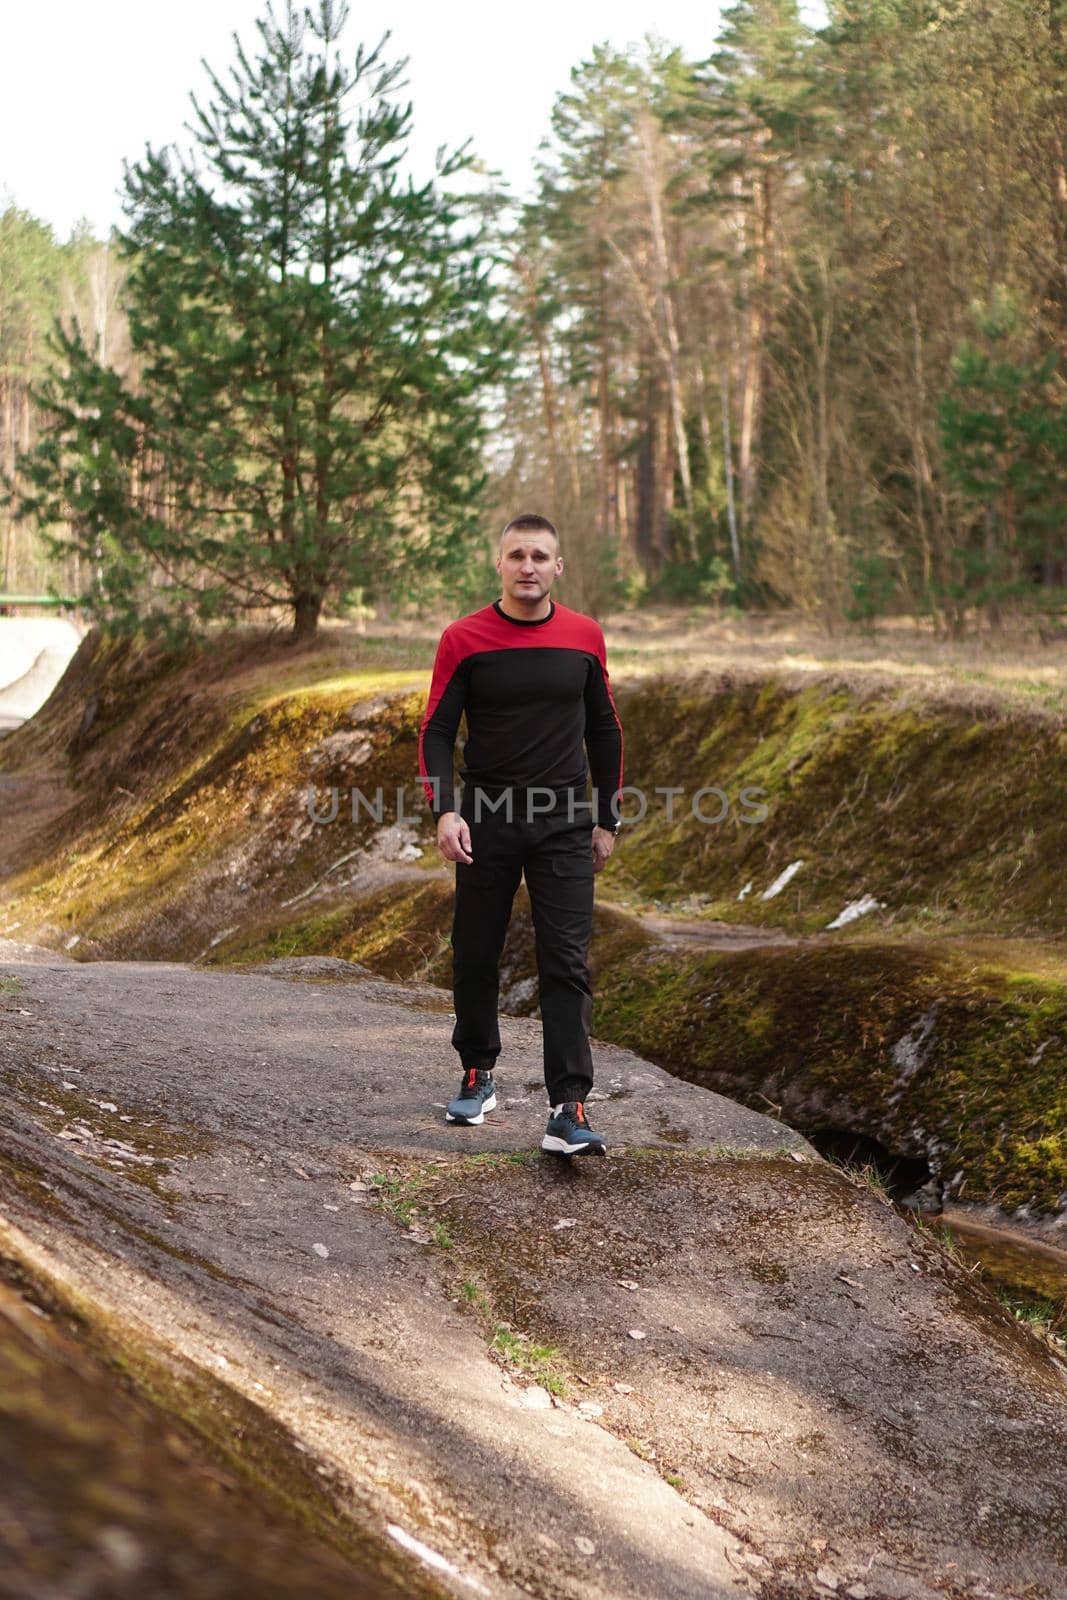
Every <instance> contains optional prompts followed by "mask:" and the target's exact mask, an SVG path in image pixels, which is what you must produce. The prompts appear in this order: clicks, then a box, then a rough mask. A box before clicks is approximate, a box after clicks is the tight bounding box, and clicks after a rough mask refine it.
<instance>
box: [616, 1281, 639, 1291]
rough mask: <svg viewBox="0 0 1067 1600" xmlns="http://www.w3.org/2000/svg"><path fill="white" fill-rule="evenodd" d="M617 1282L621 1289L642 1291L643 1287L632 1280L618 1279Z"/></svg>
mask: <svg viewBox="0 0 1067 1600" xmlns="http://www.w3.org/2000/svg"><path fill="white" fill-rule="evenodd" d="M615 1281H616V1283H617V1284H618V1285H619V1288H620V1289H640V1287H641V1285H640V1284H639V1283H635V1282H634V1280H633V1279H632V1278H616V1280H615Z"/></svg>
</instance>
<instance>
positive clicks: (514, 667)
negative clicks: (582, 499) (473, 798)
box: [419, 600, 622, 828]
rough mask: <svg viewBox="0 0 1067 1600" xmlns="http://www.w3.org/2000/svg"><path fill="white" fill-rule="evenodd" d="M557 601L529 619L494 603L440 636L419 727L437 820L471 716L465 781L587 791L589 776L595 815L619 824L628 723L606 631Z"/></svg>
mask: <svg viewBox="0 0 1067 1600" xmlns="http://www.w3.org/2000/svg"><path fill="white" fill-rule="evenodd" d="M550 605H551V610H550V611H549V614H548V616H547V617H541V618H538V619H536V620H534V621H525V620H520V619H519V618H516V617H509V616H508V615H507V613H506V612H505V611H504V610H503V609H502V608H501V605H500V602H499V600H494V601H493V603H492V605H488V606H484V607H483V608H482V610H481V611H475V612H473V613H472V614H471V615H470V616H469V617H461V618H460V620H459V621H458V622H453V623H451V624H450V625H449V626H448V627H447V628H446V629H445V631H444V633H443V634H442V635H441V642H440V644H439V645H438V647H437V656H436V659H435V661H434V667H433V679H432V681H431V684H430V697H429V700H428V701H427V704H426V715H425V717H424V718H423V722H422V728H421V730H420V732H419V777H420V779H421V781H422V783H423V784H424V786H425V789H426V797H427V799H428V801H429V803H430V808H431V810H432V811H433V814H434V816H435V817H439V816H440V815H441V814H442V812H445V811H455V810H456V805H455V788H454V783H453V777H452V753H453V749H454V747H455V742H456V734H457V732H458V729H459V722H460V717H461V716H462V715H463V714H464V713H465V714H466V718H467V738H466V742H465V744H464V747H463V765H462V767H461V769H460V777H461V778H462V779H463V782H464V784H473V785H476V786H481V787H482V788H484V789H485V790H486V791H487V792H489V793H499V792H500V791H501V790H502V789H507V788H515V789H531V788H534V787H537V788H545V789H553V790H556V791H560V790H568V789H570V790H577V791H579V792H580V793H581V794H583V795H584V793H585V788H586V783H587V781H588V780H589V778H590V777H591V778H592V782H593V788H594V790H595V792H596V820H597V822H598V823H599V824H600V825H601V826H602V827H606V828H613V827H614V825H615V816H614V814H613V812H612V807H611V802H612V799H613V798H614V796H615V795H616V794H617V792H618V790H619V789H620V788H621V787H622V724H621V723H620V721H619V717H618V713H617V711H616V709H615V701H614V698H613V696H612V693H611V684H610V682H609V680H608V666H607V653H606V650H605V647H604V634H603V631H602V629H601V627H600V624H599V623H597V622H594V620H593V618H592V617H587V616H584V615H583V614H582V613H581V612H580V611H572V610H570V608H569V607H568V606H562V605H558V604H557V603H556V602H555V601H551V602H550ZM583 744H584V746H585V751H583V748H582V746H583ZM585 752H588V757H589V759H588V764H587V762H586V755H585Z"/></svg>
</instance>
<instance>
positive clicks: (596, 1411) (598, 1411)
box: [578, 1400, 604, 1417]
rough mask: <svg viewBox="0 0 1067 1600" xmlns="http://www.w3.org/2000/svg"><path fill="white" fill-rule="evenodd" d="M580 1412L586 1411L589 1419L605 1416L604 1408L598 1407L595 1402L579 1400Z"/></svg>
mask: <svg viewBox="0 0 1067 1600" xmlns="http://www.w3.org/2000/svg"><path fill="white" fill-rule="evenodd" d="M578 1410H579V1411H584V1412H585V1414H586V1416H587V1417H602V1416H603V1415H604V1407H603V1406H602V1405H598V1403H597V1402H596V1401H595V1400H579V1402H578Z"/></svg>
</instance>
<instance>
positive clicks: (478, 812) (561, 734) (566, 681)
mask: <svg viewBox="0 0 1067 1600" xmlns="http://www.w3.org/2000/svg"><path fill="white" fill-rule="evenodd" d="M496 569H497V571H498V572H499V574H500V578H501V585H502V589H503V593H502V595H501V598H500V599H499V600H494V601H493V603H492V604H491V605H488V606H485V607H484V608H483V609H482V610H481V611H475V612H473V613H472V614H471V615H470V616H467V617H463V618H461V619H460V621H458V622H453V623H451V624H450V625H449V626H448V627H447V628H446V629H445V631H444V633H443V634H442V635H441V642H440V644H439V645H438V648H437V656H436V659H435V661H434V669H433V681H432V683H431V685H430V697H429V700H428V702H427V705H426V715H425V718H424V719H423V724H422V729H421V732H420V735H419V773H420V776H421V778H422V780H423V782H424V783H425V786H426V792H427V796H428V798H429V801H430V806H431V809H432V811H433V814H434V816H435V817H436V818H437V844H438V848H439V849H440V851H441V854H442V855H443V856H444V858H445V860H446V861H454V862H455V863H456V901H455V911H454V916H453V923H452V956H453V994H454V996H455V1007H456V1025H455V1028H454V1029H453V1032H452V1043H453V1045H454V1047H455V1048H456V1050H457V1051H458V1052H459V1057H460V1061H461V1062H462V1065H463V1082H462V1084H461V1087H460V1091H459V1093H458V1095H456V1097H455V1099H454V1100H452V1102H451V1103H450V1105H449V1107H448V1110H447V1111H446V1113H445V1117H446V1120H447V1121H449V1122H458V1123H465V1124H468V1125H469V1124H471V1123H479V1122H482V1121H484V1118H485V1113H486V1112H487V1111H491V1110H492V1109H493V1108H494V1106H495V1105H496V1083H495V1079H494V1076H493V1069H494V1067H495V1064H496V1059H497V1057H498V1055H499V1054H500V1031H499V1025H498V1021H497V1000H498V994H499V983H500V976H499V963H500V952H501V949H502V947H503V944H504V935H505V933H506V932H507V926H508V921H509V919H510V916H511V904H512V900H513V899H514V896H515V890H516V889H517V888H518V886H519V880H520V878H521V877H522V875H523V874H524V873H525V876H526V887H527V890H528V892H529V896H530V908H531V911H532V913H533V923H534V932H535V935H536V944H535V951H536V957H537V972H538V979H539V992H540V1002H541V1026H542V1034H543V1042H544V1070H545V1087H546V1089H547V1091H548V1101H549V1118H548V1126H547V1128H546V1130H545V1134H544V1137H543V1138H542V1140H541V1148H542V1150H548V1151H552V1152H553V1153H555V1154H558V1155H565V1156H573V1155H579V1154H582V1153H584V1152H588V1151H592V1152H594V1153H596V1154H599V1155H603V1154H604V1150H605V1140H604V1137H603V1135H602V1134H599V1133H595V1132H594V1131H593V1129H592V1128H591V1127H590V1126H589V1119H588V1117H587V1116H586V1113H585V1101H586V1098H587V1096H588V1093H589V1090H590V1089H591V1088H592V1084H593V1062H592V1056H591V1054H590V1050H589V1029H590V1024H591V1021H592V991H591V989H590V983H589V967H588V950H589V939H590V935H591V933H592V927H593V876H594V873H596V872H599V871H600V870H601V868H602V867H603V866H604V863H605V862H606V861H607V859H608V857H609V856H610V855H611V852H612V850H613V848H614V845H615V833H616V830H617V828H618V825H619V824H618V821H617V818H616V814H615V808H614V806H613V804H612V802H613V801H614V799H615V796H616V794H617V792H618V790H619V789H620V788H621V785H622V727H621V725H620V723H619V718H618V715H617V713H616V710H615V702H614V700H613V698H612V694H611V687H610V684H609V682H608V672H607V660H606V655H605V650H604V635H603V632H602V631H601V629H600V626H599V624H598V623H596V622H594V621H593V619H592V618H591V617H586V616H583V615H582V614H581V612H578V611H571V610H570V609H569V608H568V607H567V606H563V605H559V604H557V603H556V602H555V601H554V600H553V599H552V598H551V590H552V585H553V584H554V583H555V581H556V579H557V578H558V577H559V575H560V573H561V572H562V571H563V557H562V556H561V554H560V543H559V534H558V533H557V532H556V529H555V528H554V527H553V526H552V524H551V522H549V520H548V518H547V517H542V516H538V515H536V514H535V513H533V512H527V513H525V514H524V515H522V516H519V517H515V518H514V519H513V520H512V521H511V522H509V523H508V525H507V527H506V528H505V529H504V531H503V533H502V535H501V537H500V548H499V551H498V554H497V559H496ZM464 712H465V713H466V717H467V740H466V744H465V745H464V750H463V755H464V763H465V764H464V766H463V768H462V769H461V777H462V778H463V784H464V788H463V799H462V803H461V806H460V809H459V810H458V811H457V810H456V808H455V792H454V786H453V777H452V752H453V747H454V745H455V740H456V732H457V729H458V727H459V720H460V716H461V715H462V714H463V713H464ZM583 744H584V746H585V749H584V750H583ZM585 751H588V756H589V762H588V768H587V766H586V756H585ZM590 774H591V776H592V781H593V801H592V804H590V802H589V801H587V800H586V798H585V794H586V780H587V777H588V776H589V775H590ZM594 807H595V810H594Z"/></svg>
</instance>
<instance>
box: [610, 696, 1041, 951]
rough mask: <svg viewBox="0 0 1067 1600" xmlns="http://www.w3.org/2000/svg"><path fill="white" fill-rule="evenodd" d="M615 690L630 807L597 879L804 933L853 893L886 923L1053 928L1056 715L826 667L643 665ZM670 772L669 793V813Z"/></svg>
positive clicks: (944, 929) (1007, 931) (922, 927)
mask: <svg viewBox="0 0 1067 1600" xmlns="http://www.w3.org/2000/svg"><path fill="white" fill-rule="evenodd" d="M618 702H619V708H620V713H621V716H622V720H623V726H624V728H625V733H626V757H627V760H626V764H627V771H628V775H629V781H630V782H632V783H634V784H636V785H639V786H640V788H641V789H642V790H643V791H644V794H645V796H646V797H647V802H648V812H647V815H646V817H645V818H644V819H643V820H641V821H636V822H634V824H633V825H632V826H630V827H628V828H627V830H626V838H625V845H624V848H623V849H622V850H621V851H620V852H619V859H618V861H617V862H616V863H615V864H614V865H613V867H612V868H611V876H610V878H609V879H608V881H609V882H611V884H612V889H613V892H616V893H621V892H623V891H626V892H629V893H630V894H631V895H632V896H633V897H634V898H635V899H643V900H656V901H658V902H661V903H662V904H664V905H666V906H668V907H677V906H679V905H682V906H684V908H685V909H686V911H687V913H689V914H693V913H694V912H695V913H697V914H699V915H703V916H707V917H714V918H721V919H723V920H725V921H731V922H745V923H756V924H761V925H768V926H771V925H773V926H775V927H781V928H786V929H789V930H791V931H795V932H804V933H810V932H816V931H819V930H821V929H824V928H825V927H826V925H827V924H828V923H829V922H831V921H832V920H833V919H834V918H836V917H837V915H838V914H839V913H840V912H841V910H842V909H843V908H844V906H845V905H846V904H848V903H849V902H851V901H854V900H857V899H859V898H860V897H861V896H863V895H870V896H872V897H873V898H874V899H875V900H877V901H879V902H881V906H882V909H881V911H880V912H879V913H878V917H879V919H880V921H881V923H882V926H883V927H884V928H885V929H886V930H887V931H889V932H891V933H892V934H893V935H894V936H895V935H897V934H900V933H903V932H905V931H914V932H932V933H939V934H941V933H973V932H982V933H989V934H995V935H998V936H1004V935H1019V936H1025V937H1029V936H1034V935H1043V936H1045V937H1048V938H1053V939H1055V938H1059V937H1061V936H1062V935H1063V934H1064V931H1065V914H1064V901H1063V893H1062V863H1063V860H1064V856H1065V854H1067V721H1065V719H1064V718H1063V717H1062V716H1059V715H1057V714H1054V713H1049V712H1045V711H1041V710H1031V711H1026V710H1025V709H1023V708H1020V707H1019V706H1016V705H1012V706H1010V707H1009V706H1007V705H1004V704H998V703H997V701H996V700H995V699H992V698H988V699H985V700H979V699H976V698H975V697H974V696H973V695H971V696H969V697H967V698H966V699H962V698H956V699H952V698H948V697H946V698H938V697H936V696H935V695H932V694H929V693H927V694H922V693H919V692H917V691H916V690H914V689H907V688H904V689H902V688H901V687H900V686H899V685H895V684H886V683H879V682H869V683H866V682H864V681H863V680H859V681H853V680H850V681H849V682H843V681H837V680H834V679H832V678H826V679H817V680H816V681H814V682H812V681H808V682H806V683H802V684H799V685H798V684H790V683H786V682H784V681H782V680H781V679H779V678H775V677H772V678H754V677H741V676H738V677H735V678H730V677H723V676H720V677H718V678H716V679H706V678H700V677H693V678H688V679H682V680H668V679H659V680H656V681H652V682H649V681H644V682H642V683H640V684H639V685H637V686H635V687H634V688H632V689H627V688H625V686H623V687H622V688H621V689H620V692H619V695H618ZM713 786H714V787H718V788H720V789H721V790H722V791H723V794H724V795H725V797H726V798H725V803H724V801H723V800H721V799H720V798H719V797H718V796H717V795H715V794H709V795H706V796H705V797H704V798H703V799H702V800H700V801H699V807H700V809H701V810H702V812H703V813H704V815H705V816H706V817H709V818H713V819H714V818H716V817H717V816H718V815H719V813H720V812H724V815H723V819H722V821H721V822H715V821H711V822H701V821H698V820H697V819H696V818H695V817H694V814H693V797H694V796H695V795H696V793H697V791H699V790H700V789H702V788H708V787H713ZM668 787H674V788H676V789H681V790H682V791H683V792H682V794H681V795H677V796H676V797H675V799H674V804H673V810H674V818H673V820H668V817H667V798H666V796H665V795H664V794H663V793H662V792H659V793H657V790H659V791H662V790H664V789H666V788H668ZM746 792H747V798H746ZM757 806H762V807H764V808H765V810H766V815H765V816H760V815H759V813H758V812H757V811H756V807H757ZM627 809H628V810H630V811H631V812H633V813H635V814H636V811H637V809H638V800H637V798H636V797H634V798H633V799H632V800H631V802H630V803H629V804H628V807H627ZM794 861H800V862H801V863H802V865H801V866H800V868H799V869H798V871H797V872H796V875H795V876H794V877H793V878H792V880H791V881H790V882H789V884H788V887H787V888H786V889H784V890H783V891H781V892H780V893H778V894H777V895H775V896H774V897H772V898H771V899H763V898H762V896H763V894H764V893H765V891H766V890H767V889H768V888H770V886H771V885H772V883H773V882H774V880H775V878H776V877H777V876H778V875H779V873H781V872H782V870H783V869H784V868H785V867H786V866H788V865H790V864H792V863H793V862H794ZM746 885H750V887H749V888H748V890H747V892H745V891H746Z"/></svg>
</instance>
